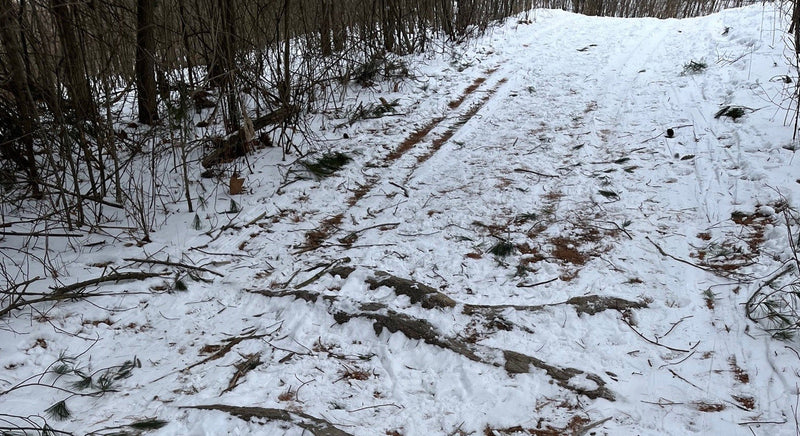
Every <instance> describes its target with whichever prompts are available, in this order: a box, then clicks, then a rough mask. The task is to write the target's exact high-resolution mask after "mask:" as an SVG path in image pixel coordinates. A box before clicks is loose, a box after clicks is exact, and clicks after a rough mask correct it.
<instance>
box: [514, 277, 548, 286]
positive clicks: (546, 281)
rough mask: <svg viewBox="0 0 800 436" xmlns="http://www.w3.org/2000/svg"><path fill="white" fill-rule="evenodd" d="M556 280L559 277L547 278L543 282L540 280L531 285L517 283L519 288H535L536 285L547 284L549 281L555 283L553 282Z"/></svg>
mask: <svg viewBox="0 0 800 436" xmlns="http://www.w3.org/2000/svg"><path fill="white" fill-rule="evenodd" d="M556 280H558V277H556V278H554V279H550V280H545V281H543V282H539V283H531V284H530V285H525V284H522V283H517V287H518V288H533V287H536V286H541V285H546V284H548V283H553V282H554V281H556Z"/></svg>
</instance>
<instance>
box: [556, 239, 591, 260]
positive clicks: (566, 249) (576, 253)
mask: <svg viewBox="0 0 800 436" xmlns="http://www.w3.org/2000/svg"><path fill="white" fill-rule="evenodd" d="M550 243H551V244H553V250H552V251H551V253H550V254H551V255H552V256H553V257H555V258H556V259H558V260H560V261H561V262H563V263H569V264H572V265H584V264H586V262H587V261H588V260H589V256H588V255H586V254H584V253H581V252H580V250H578V249H577V248H576V247H578V246H579V245H580V243H579V242H578V241H574V240H572V239H569V238H565V237H563V236H559V237H555V238H551V239H550Z"/></svg>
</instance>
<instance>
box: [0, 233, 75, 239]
mask: <svg viewBox="0 0 800 436" xmlns="http://www.w3.org/2000/svg"><path fill="white" fill-rule="evenodd" d="M0 236H32V237H36V238H39V237H50V238H82V237H83V235H82V234H80V233H47V232H0Z"/></svg>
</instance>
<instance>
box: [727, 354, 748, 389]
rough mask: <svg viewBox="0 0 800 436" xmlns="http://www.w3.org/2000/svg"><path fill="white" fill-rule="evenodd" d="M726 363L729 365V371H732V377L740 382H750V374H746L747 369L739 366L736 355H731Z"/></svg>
mask: <svg viewBox="0 0 800 436" xmlns="http://www.w3.org/2000/svg"><path fill="white" fill-rule="evenodd" d="M728 365H730V367H731V371H732V372H733V378H734V379H736V381H738V382H739V383H742V384H748V383H750V375H749V374H747V371H745V370H743V369H742V368H740V367H739V365H738V364H737V363H736V356H731V357H730V358H729V359H728Z"/></svg>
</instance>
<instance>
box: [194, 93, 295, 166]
mask: <svg viewBox="0 0 800 436" xmlns="http://www.w3.org/2000/svg"><path fill="white" fill-rule="evenodd" d="M295 113H297V109H296V108H294V107H282V108H280V109H277V110H274V111H272V112H270V113H268V114H266V115H263V116H260V117H258V118H256V119H255V120H253V130H254V131H257V130H260V129H263V128H264V127H267V126H269V125H271V124H279V123H281V122H283V121H285V120H286V119H287V118H289V117H291V116H292V115H293V114H295ZM245 136H246V135H245V129H244V127H240V128H239V130H237V131H236V132H234V133H232V134H230V135H228V136H227V137H225V138H219V139H218V140H217V141H215V142H216V143H215V148H214V150H212V151H211V153H209V154H208V155H206V156H205V157H204V158H203V160H202V165H203V168H211V167H213V166H214V165H217V164H219V163H223V162H230V161H232V160H233V159H236V158H237V157H242V156H244V155H245V154H247V152H248V151H250V150H249V144H247V143H246V141H245Z"/></svg>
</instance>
